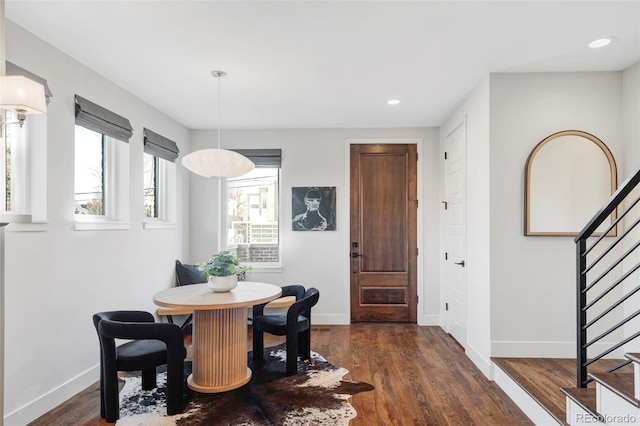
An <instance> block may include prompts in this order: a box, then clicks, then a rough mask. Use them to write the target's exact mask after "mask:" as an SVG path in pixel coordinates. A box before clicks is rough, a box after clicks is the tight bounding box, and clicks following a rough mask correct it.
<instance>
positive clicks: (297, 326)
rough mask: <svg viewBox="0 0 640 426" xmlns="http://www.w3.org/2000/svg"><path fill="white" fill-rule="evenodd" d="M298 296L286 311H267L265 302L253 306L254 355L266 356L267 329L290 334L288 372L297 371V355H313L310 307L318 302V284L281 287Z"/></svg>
mask: <svg viewBox="0 0 640 426" xmlns="http://www.w3.org/2000/svg"><path fill="white" fill-rule="evenodd" d="M292 295H295V296H296V302H294V303H293V304H292V305H291V306H289V309H288V310H287V312H286V313H282V314H269V315H265V314H264V306H265V304H266V303H265V304H260V305H255V306H254V307H253V359H254V360H261V359H264V333H265V332H266V333H269V334H273V335H276V336H287V343H286V347H287V362H286V374H287V376H291V375H294V374H296V373H297V372H298V356H300V357H301V358H302V359H303V360H304V359H309V358H311V308H312V307H313V306H315V304H316V303H318V299H319V298H320V293H319V292H318V290H317V289H316V288H313V287H312V288H310V289H308V290H306V291H304V287H302V286H300V285H293V286H284V287H282V296H292Z"/></svg>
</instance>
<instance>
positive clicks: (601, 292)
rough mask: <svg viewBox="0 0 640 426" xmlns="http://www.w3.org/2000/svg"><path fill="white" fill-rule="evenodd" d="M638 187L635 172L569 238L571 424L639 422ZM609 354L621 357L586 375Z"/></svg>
mask: <svg viewBox="0 0 640 426" xmlns="http://www.w3.org/2000/svg"><path fill="white" fill-rule="evenodd" d="M639 184H640V169H639V170H637V171H636V172H635V173H634V174H633V175H632V176H631V177H630V178H629V179H627V181H625V182H624V183H623V184H622V185H621V186H620V188H619V189H618V190H617V191H616V193H615V194H613V196H612V197H611V199H610V200H609V202H608V203H607V204H606V205H605V206H604V207H603V208H602V209H601V210H600V211H599V212H598V213H597V214H596V215H595V216H594V218H593V219H592V220H591V221H590V222H589V224H587V226H586V227H585V228H584V229H583V230H582V232H581V233H580V234H579V235H578V236H577V237H576V239H575V241H576V259H577V262H576V266H577V274H576V276H577V359H576V367H577V377H576V382H577V386H576V387H575V388H564V389H562V391H563V392H564V394H565V395H566V405H567V408H566V422H567V424H569V425H584V424H601V425H602V424H607V425H629V424H640V346H639V345H638V343H639V341H640V339H638V337H640V272H639V270H640V250H638V247H640V227H638V226H637V225H638V224H640V205H639V204H640V195H639V194H640V185H639ZM611 358H614V359H615V358H620V362H619V363H618V364H617V365H615V366H614V367H612V368H610V369H608V370H606V371H605V372H590V367H591V368H592V369H593V367H594V366H595V365H596V364H597V363H598V362H601V360H604V359H611ZM594 385H595V386H594Z"/></svg>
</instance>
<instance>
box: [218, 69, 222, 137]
mask: <svg viewBox="0 0 640 426" xmlns="http://www.w3.org/2000/svg"><path fill="white" fill-rule="evenodd" d="M220 80H222V75H219V76H218V149H220V123H221V118H220V117H221V115H222V111H221V105H222V101H221V98H222V93H221V91H220V87H221V86H220Z"/></svg>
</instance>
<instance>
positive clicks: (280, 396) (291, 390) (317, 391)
mask: <svg viewBox="0 0 640 426" xmlns="http://www.w3.org/2000/svg"><path fill="white" fill-rule="evenodd" d="M267 352H269V354H270V356H269V357H268V358H267V359H266V360H265V361H258V362H255V363H254V362H253V360H252V359H251V358H252V355H251V353H249V358H248V359H249V367H251V369H252V371H253V376H252V378H251V381H250V382H249V383H248V384H246V385H245V386H243V387H241V388H239V389H236V390H233V391H229V392H223V393H219V394H202V393H198V392H193V391H191V390H190V389H188V388H187V387H186V386H185V389H187V390H186V399H187V401H188V402H187V406H186V408H185V410H184V412H183V413H182V414H178V415H175V416H167V411H166V402H165V396H164V392H165V385H166V374H165V373H159V374H158V387H157V388H156V389H153V390H150V391H143V390H142V389H141V386H140V377H139V376H137V377H124V378H122V379H121V380H124V386H123V387H122V389H121V391H120V419H119V420H118V422H117V424H118V425H154V426H156V425H158V426H164V425H178V426H181V425H278V426H280V425H296V426H298V425H332V426H338V425H348V424H349V420H350V419H352V418H354V417H356V415H357V413H356V411H355V409H354V408H353V407H352V406H351V404H349V402H348V399H349V398H350V397H351V396H352V395H355V394H357V393H359V392H364V391H369V390H372V389H373V386H371V385H370V384H367V383H363V382H352V381H347V380H344V379H343V377H344V376H345V375H346V374H347V373H348V371H347V370H346V369H344V368H339V367H336V366H334V365H332V364H330V363H329V362H327V360H325V359H324V358H323V357H322V356H320V355H319V354H317V353H315V352H312V353H311V355H312V357H311V359H310V360H308V361H305V362H301V361H298V374H297V375H295V376H285V374H284V371H285V359H286V352H285V350H284V344H283V345H279V346H276V347H273V348H270V349H269V350H267ZM190 373H191V362H186V363H185V378H186V376H187V375H188V374H190Z"/></svg>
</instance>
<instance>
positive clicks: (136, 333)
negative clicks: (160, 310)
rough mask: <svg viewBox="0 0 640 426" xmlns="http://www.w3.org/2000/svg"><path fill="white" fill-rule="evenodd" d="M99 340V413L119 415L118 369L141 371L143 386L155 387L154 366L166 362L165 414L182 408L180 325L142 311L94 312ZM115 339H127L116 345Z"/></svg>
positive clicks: (110, 416)
mask: <svg viewBox="0 0 640 426" xmlns="http://www.w3.org/2000/svg"><path fill="white" fill-rule="evenodd" d="M93 324H94V326H95V328H96V331H97V332H98V339H99V340H100V416H101V417H102V418H104V419H105V420H106V421H107V422H111V423H112V422H115V421H116V420H117V419H118V418H119V417H120V404H119V398H118V371H141V372H142V389H145V390H150V389H153V388H155V387H156V367H157V366H159V365H164V364H166V365H167V389H166V395H167V414H168V415H174V414H179V413H181V412H182V410H183V409H184V400H183V397H184V359H185V357H186V356H187V351H186V349H185V347H184V336H183V334H182V331H181V330H180V327H178V326H177V325H175V324H166V323H157V322H154V318H153V315H152V314H150V313H149V312H144V311H111V312H100V313H97V314H95V315H93ZM115 339H127V340H130V341H129V342H126V343H124V344H122V345H120V346H116V341H115Z"/></svg>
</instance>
